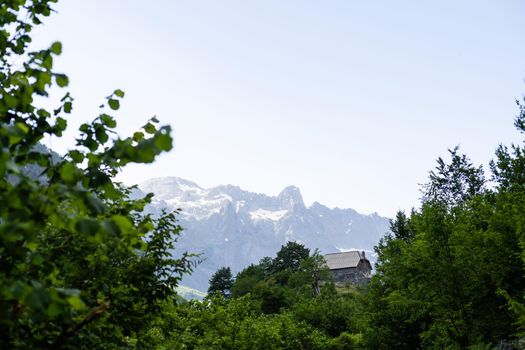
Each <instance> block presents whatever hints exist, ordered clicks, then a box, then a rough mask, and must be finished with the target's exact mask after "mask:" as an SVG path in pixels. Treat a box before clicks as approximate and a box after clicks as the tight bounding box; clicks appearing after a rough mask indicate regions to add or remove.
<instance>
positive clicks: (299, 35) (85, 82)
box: [32, 0, 525, 216]
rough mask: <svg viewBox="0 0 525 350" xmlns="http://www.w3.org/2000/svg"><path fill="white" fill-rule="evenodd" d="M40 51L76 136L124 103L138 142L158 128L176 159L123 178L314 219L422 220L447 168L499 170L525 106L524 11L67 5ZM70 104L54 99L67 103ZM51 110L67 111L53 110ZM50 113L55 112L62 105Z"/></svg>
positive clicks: (511, 1) (522, 7)
mask: <svg viewBox="0 0 525 350" xmlns="http://www.w3.org/2000/svg"><path fill="white" fill-rule="evenodd" d="M55 9H56V11H57V13H56V14H54V15H53V16H52V17H50V18H48V19H46V21H45V25H43V26H41V27H39V28H38V29H36V30H35V32H34V34H33V44H32V48H34V49H37V48H38V49H40V48H45V47H47V46H49V45H50V44H51V43H52V42H54V41H57V40H58V41H61V42H62V44H63V48H64V49H63V54H62V55H61V56H60V57H59V58H58V59H57V60H56V61H55V69H56V70H57V71H59V72H64V73H66V74H67V75H68V76H69V78H70V85H69V87H68V89H67V91H70V92H71V94H72V95H73V96H74V98H75V104H74V111H73V113H72V115H71V118H70V119H69V120H68V123H69V125H70V129H69V131H70V132H69V133H68V134H66V136H65V137H63V138H60V139H56V138H54V139H48V140H46V142H47V145H48V146H51V147H52V148H54V149H56V150H58V151H60V152H64V151H65V150H67V149H70V148H72V147H74V138H75V136H76V135H77V134H76V131H75V130H77V129H78V126H79V125H80V123H82V122H85V121H89V120H92V119H93V118H95V117H96V116H97V112H98V106H99V105H100V103H102V102H103V101H104V97H105V96H107V95H109V94H110V93H111V92H112V91H114V90H115V89H116V88H120V89H122V90H124V91H125V92H126V97H125V99H124V100H123V101H122V103H121V106H122V108H121V109H120V110H119V111H118V112H117V113H115V116H116V119H117V122H118V123H119V126H118V128H117V131H118V134H119V135H120V136H122V137H126V136H128V135H130V134H132V133H133V132H134V131H136V130H138V129H139V128H140V127H141V126H142V125H144V124H145V123H146V121H147V120H148V119H149V118H151V117H152V116H157V118H158V119H159V120H160V121H161V123H162V124H169V125H171V126H172V128H173V136H174V149H173V150H172V151H171V152H170V153H168V154H165V155H162V156H161V157H159V158H158V160H157V161H156V162H155V163H154V164H151V165H132V166H127V167H126V168H124V169H123V172H122V174H121V175H119V178H118V179H119V180H121V181H123V182H125V183H126V184H135V183H140V182H142V181H144V180H146V179H148V178H152V177H160V176H178V177H183V178H186V179H189V180H192V181H194V182H196V183H198V184H199V185H201V186H202V187H212V186H216V185H220V184H234V185H237V186H240V187H241V188H243V189H245V190H249V191H253V192H259V193H266V194H269V195H277V194H278V193H279V192H280V191H281V190H282V189H283V188H284V187H286V186H288V185H295V186H297V187H299V188H300V190H301V193H302V195H303V197H304V200H305V203H306V204H307V205H309V204H311V203H313V202H314V201H318V202H320V203H322V204H324V205H327V206H329V207H340V208H353V209H355V210H357V211H359V212H361V213H365V214H370V213H373V212H377V213H379V214H380V215H384V216H393V215H395V212H396V211H397V210H410V208H412V207H418V206H419V198H420V196H421V194H420V192H419V189H420V184H422V183H425V182H426V181H427V177H428V171H429V170H431V169H432V168H433V167H434V166H435V164H436V163H435V160H436V159H437V158H438V157H440V156H446V155H447V149H449V148H453V147H454V146H456V145H460V149H461V150H462V152H464V153H466V154H467V155H469V157H470V158H471V160H472V161H473V162H474V163H475V164H482V165H484V166H485V167H487V164H488V162H489V160H490V159H491V158H492V157H493V154H494V150H495V148H496V147H497V145H498V144H500V143H504V144H509V143H511V142H521V141H520V140H521V138H520V135H519V134H518V133H517V132H516V131H515V129H514V127H513V118H514V117H515V115H516V113H517V108H516V104H515V100H516V99H521V98H522V96H523V94H524V93H525V83H524V82H525V80H524V79H525V45H523V38H525V23H524V22H523V14H524V13H525V2H524V1H522V0H501V1H488V0H487V1H483V0H475V1H470V0H466V1H448V0H447V1H415V0H413V1H407V0H399V1H391V0H374V1H354V0H331V1H312V0H300V1H299V0H286V1H283V0H265V1H250V0H238V1H230V0H222V1H212V0H202V1H179V0H156V1H137V0H90V1H67V0H62V1H60V2H59V4H57V5H56V6H55ZM63 93H64V91H60V92H56V94H55V95H54V96H55V97H54V98H56V96H59V94H60V95H61V94H63ZM52 100H53V99H52ZM52 100H51V101H52Z"/></svg>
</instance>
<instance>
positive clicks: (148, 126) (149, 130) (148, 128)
mask: <svg viewBox="0 0 525 350" xmlns="http://www.w3.org/2000/svg"><path fill="white" fill-rule="evenodd" d="M144 131H146V132H147V133H148V134H154V133H155V131H157V128H156V127H155V125H153V124H151V123H147V124H146V125H144Z"/></svg>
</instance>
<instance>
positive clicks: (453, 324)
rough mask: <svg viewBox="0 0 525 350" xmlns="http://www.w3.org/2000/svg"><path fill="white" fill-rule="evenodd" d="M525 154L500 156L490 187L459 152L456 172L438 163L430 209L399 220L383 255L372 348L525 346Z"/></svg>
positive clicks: (371, 323) (367, 331)
mask: <svg viewBox="0 0 525 350" xmlns="http://www.w3.org/2000/svg"><path fill="white" fill-rule="evenodd" d="M518 106H519V107H520V114H519V115H518V117H517V118H516V122H515V125H516V127H517V128H518V130H519V131H520V132H522V133H523V132H524V131H525V129H524V125H525V124H524V123H525V113H524V109H523V107H522V105H521V104H519V103H518ZM524 152H525V148H523V146H520V145H512V146H511V147H510V149H509V148H508V147H505V146H500V147H499V148H498V149H497V151H496V159H495V160H494V161H492V162H491V166H490V167H491V177H490V181H489V182H488V183H487V182H486V181H485V178H484V177H485V174H484V171H483V170H482V168H481V167H475V166H474V165H473V164H472V163H470V161H469V160H468V158H467V157H466V156H465V155H459V154H458V149H457V148H455V149H453V150H450V155H451V160H450V163H446V162H445V161H444V160H443V159H441V158H440V159H439V160H438V166H437V167H436V170H435V171H432V172H431V173H430V181H429V183H428V184H427V185H425V186H424V187H423V192H424V193H423V201H422V206H421V209H420V210H417V211H413V212H412V213H411V214H410V215H409V216H408V217H407V216H406V215H405V214H404V213H398V215H397V217H396V219H395V220H394V221H393V222H392V233H391V234H390V235H388V236H386V237H385V238H384V239H383V240H382V241H381V242H380V244H379V246H378V247H377V253H378V254H379V261H378V265H377V271H376V275H375V276H374V277H373V278H372V282H371V283H370V286H369V290H368V294H367V296H366V304H367V314H366V325H365V327H364V328H363V330H364V339H365V342H366V343H367V346H368V347H369V348H375V349H393V348H396V349H417V348H429V349H443V348H450V349H462V348H466V347H467V346H474V345H476V346H480V347H481V346H487V347H490V346H491V345H490V344H492V346H501V347H504V346H509V347H511V346H514V347H516V348H518V347H521V346H523V345H524V344H523V343H520V341H521V342H523V339H521V340H520V339H519V338H518V337H519V336H520V334H521V332H522V331H523V326H524V323H523V319H524V318H523V317H524V315H525V313H524V310H525V309H524V308H523V306H522V304H521V301H522V300H523V297H524V291H525V289H524V288H525V275H524V269H523V266H524V265H523V264H524V262H525V260H524V258H525V254H524V252H525V251H524V248H525V244H524V243H525V230H524V229H525V176H524V174H525V153H524Z"/></svg>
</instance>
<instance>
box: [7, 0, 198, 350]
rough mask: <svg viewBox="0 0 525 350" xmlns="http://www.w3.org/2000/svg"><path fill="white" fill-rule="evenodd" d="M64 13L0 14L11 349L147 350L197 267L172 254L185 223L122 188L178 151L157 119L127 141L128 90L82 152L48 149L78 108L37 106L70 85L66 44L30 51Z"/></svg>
mask: <svg viewBox="0 0 525 350" xmlns="http://www.w3.org/2000/svg"><path fill="white" fill-rule="evenodd" d="M53 2H54V1H51V0H34V1H23V0H7V1H2V2H1V4H0V26H1V30H0V57H1V58H0V96H1V99H0V203H2V205H1V206H0V348H3V349H38V348H53V349H58V348H71V349H94V348H104V349H111V348H123V347H130V346H132V345H136V346H140V345H141V339H137V337H136V334H137V333H138V332H139V331H141V330H142V329H143V328H145V327H146V326H147V325H148V324H149V322H150V321H151V320H152V319H153V318H154V317H155V315H156V313H157V312H158V311H159V307H160V303H161V302H163V301H165V300H167V299H169V298H171V297H172V295H173V294H174V287H175V286H176V285H177V282H178V281H179V279H180V276H181V274H182V273H184V272H188V271H189V270H190V268H191V262H190V261H189V259H188V258H189V257H188V256H187V255H185V256H183V257H181V258H180V259H173V258H172V257H171V256H170V254H169V252H168V250H169V249H171V248H173V243H174V238H175V237H176V236H177V235H178V234H179V232H180V230H181V229H180V227H178V226H177V225H176V223H175V218H174V216H173V214H164V215H161V216H160V217H159V218H157V219H153V218H152V217H150V216H149V215H144V214H143V213H142V211H143V209H144V206H145V205H146V204H147V203H148V202H149V200H150V198H151V196H147V197H146V198H144V199H139V200H132V199H131V198H130V191H131V189H129V188H126V187H124V186H122V185H121V184H119V183H116V182H114V181H113V178H114V176H115V175H116V174H117V172H118V171H119V169H120V168H121V167H122V166H124V165H126V164H128V163H131V162H135V163H149V162H152V161H153V160H154V159H155V157H156V156H157V155H158V154H160V153H161V152H164V151H168V150H170V149H171V147H172V139H171V137H170V134H169V133H170V128H169V127H168V126H163V127H160V128H158V127H157V126H156V124H157V120H156V119H152V120H150V121H149V122H148V123H147V124H146V125H145V126H144V127H143V128H142V130H141V131H138V132H136V133H135V134H134V135H133V137H130V138H126V139H121V138H119V137H117V136H116V135H115V134H114V133H113V131H112V130H113V129H114V128H115V126H116V121H115V119H114V118H113V117H112V116H111V115H110V113H111V112H112V111H116V110H118V109H119V106H120V100H121V99H122V98H123V97H124V92H123V91H121V90H116V91H115V92H114V93H112V94H111V95H110V96H108V97H107V98H106V101H105V103H104V104H103V105H102V106H101V114H100V115H99V116H98V117H96V118H95V119H94V120H93V121H92V122H91V123H85V124H82V126H81V127H80V134H79V136H78V138H77V145H76V148H74V149H72V150H70V151H69V152H68V153H67V154H66V155H64V156H63V157H60V156H56V155H53V154H52V153H51V152H49V151H47V150H45V148H44V147H42V145H41V144H40V142H41V141H42V140H43V139H44V137H46V136H53V137H60V136H61V135H62V133H63V132H64V131H65V130H66V127H67V118H68V117H69V115H70V113H71V112H72V108H73V98H72V97H71V96H70V95H69V94H68V93H66V94H65V95H64V97H63V98H62V100H61V102H60V104H59V105H58V106H56V108H54V109H52V110H47V109H45V108H42V107H39V106H38V105H37V103H36V102H35V101H37V99H35V97H36V96H43V97H46V96H47V95H48V92H49V90H50V89H51V87H52V86H53V85H55V86H57V87H62V88H64V87H66V86H67V85H68V78H67V76H66V75H64V74H61V73H56V72H54V71H53V59H54V57H56V56H57V55H60V53H61V44H60V43H58V42H55V43H53V44H52V45H51V46H50V48H49V49H45V50H41V51H38V52H29V53H28V52H26V47H27V44H28V43H29V42H30V41H31V38H30V36H29V33H30V31H31V30H32V28H33V26H34V25H37V24H39V23H41V20H42V18H43V17H45V16H48V15H49V14H50V13H51V12H52V9H51V4H52V3H53ZM29 170H31V171H29ZM35 172H36V173H37V176H35Z"/></svg>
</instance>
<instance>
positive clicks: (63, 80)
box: [55, 74, 69, 87]
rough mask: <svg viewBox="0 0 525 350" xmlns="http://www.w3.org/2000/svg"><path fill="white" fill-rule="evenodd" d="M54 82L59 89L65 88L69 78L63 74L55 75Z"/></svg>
mask: <svg viewBox="0 0 525 350" xmlns="http://www.w3.org/2000/svg"><path fill="white" fill-rule="evenodd" d="M55 81H56V83H57V85H58V86H60V87H65V86H68V85H69V78H68V77H67V75H65V74H55Z"/></svg>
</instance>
